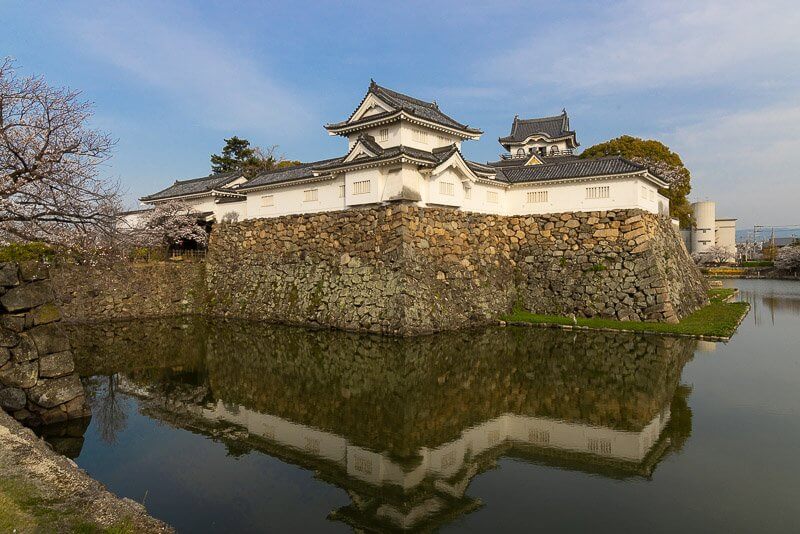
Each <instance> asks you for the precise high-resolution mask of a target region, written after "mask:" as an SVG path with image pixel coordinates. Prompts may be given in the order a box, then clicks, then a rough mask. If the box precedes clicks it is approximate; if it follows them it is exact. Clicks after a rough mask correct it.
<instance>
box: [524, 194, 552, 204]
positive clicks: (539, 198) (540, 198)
mask: <svg viewBox="0 0 800 534" xmlns="http://www.w3.org/2000/svg"><path fill="white" fill-rule="evenodd" d="M542 202H547V191H528V204H540V203H542Z"/></svg>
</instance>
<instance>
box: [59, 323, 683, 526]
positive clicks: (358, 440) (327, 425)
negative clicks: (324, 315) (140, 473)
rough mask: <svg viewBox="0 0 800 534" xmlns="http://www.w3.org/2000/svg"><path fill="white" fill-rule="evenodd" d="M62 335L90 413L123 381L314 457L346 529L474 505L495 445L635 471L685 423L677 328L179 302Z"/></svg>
mask: <svg viewBox="0 0 800 534" xmlns="http://www.w3.org/2000/svg"><path fill="white" fill-rule="evenodd" d="M72 336H73V344H74V346H75V353H76V359H77V364H78V368H79V370H80V372H81V374H82V376H85V377H93V378H87V379H86V381H87V383H88V384H89V385H90V387H89V390H90V392H92V394H91V395H90V399H91V402H92V404H93V407H94V408H95V414H98V413H99V412H101V411H102V410H106V411H108V413H109V414H112V415H113V410H110V409H109V408H108V406H109V405H110V406H112V407H113V401H114V397H113V395H115V394H116V393H115V391H116V390H121V391H122V392H124V393H127V394H131V395H135V396H137V397H138V398H139V399H140V407H141V410H142V411H143V412H145V413H146V414H147V415H149V416H151V417H155V418H158V419H160V420H162V421H165V422H168V423H169V424H172V425H175V426H177V427H181V428H188V429H191V430H192V431H195V432H201V433H204V434H206V435H208V436H210V437H211V438H213V439H220V440H222V441H223V442H224V443H225V444H226V446H228V448H229V451H230V452H231V454H241V453H244V452H248V451H250V450H252V449H257V450H260V451H263V452H265V453H267V454H270V455H273V456H277V457H279V458H281V459H283V460H285V461H288V462H291V463H295V464H297V465H300V466H303V467H306V468H309V469H314V470H315V471H316V472H317V473H319V476H320V477H321V478H323V479H325V480H328V481H330V482H331V483H335V484H337V485H340V486H341V487H344V488H345V489H347V490H348V492H350V494H351V496H353V504H352V505H351V506H348V507H345V508H343V509H341V510H338V511H337V512H335V513H334V516H335V517H336V519H340V520H343V521H346V522H348V523H350V524H352V525H354V526H358V527H359V528H373V527H375V528H377V527H376V525H378V526H379V525H383V526H384V527H387V526H391V527H392V528H419V527H420V525H422V524H425V525H428V526H430V525H431V524H435V523H437V522H441V521H446V519H445V518H448V517H449V518H451V519H452V518H453V517H454V516H457V515H459V514H461V513H466V512H467V511H469V510H472V509H474V508H475V507H476V506H477V505H478V504H477V502H476V501H474V500H473V499H470V498H468V497H467V496H466V495H465V490H466V487H467V485H468V484H469V481H470V480H471V479H472V478H473V477H474V476H475V475H476V474H477V473H480V472H482V471H483V470H485V469H486V468H488V467H489V466H490V465H492V464H493V462H494V461H495V460H496V459H497V458H499V457H501V456H506V455H512V456H517V457H521V458H523V459H526V460H531V461H536V462H540V463H541V462H543V463H545V464H548V465H557V466H560V467H564V468H568V469H578V470H586V471H590V472H593V473H598V474H602V475H604V476H611V477H627V476H645V477H649V476H650V475H651V474H652V471H653V469H654V468H655V466H656V465H657V463H658V462H659V461H660V460H661V459H662V458H663V457H664V455H666V454H668V453H669V451H671V450H676V449H678V448H680V447H681V446H682V444H683V442H685V440H686V439H687V438H688V436H689V434H690V432H691V411H690V410H689V407H688V403H687V398H688V395H689V394H690V389H689V388H687V387H686V386H681V385H679V380H680V375H681V371H682V369H683V366H684V364H685V363H686V362H687V361H688V360H689V359H690V358H691V357H692V355H693V353H694V350H695V348H696V342H695V341H693V340H690V339H686V338H669V337H660V336H635V335H625V334H619V333H597V332H594V333H585V332H580V333H573V332H564V331H560V330H540V329H527V328H522V329H515V328H506V329H499V328H494V329H486V330H482V331H471V332H459V333H448V334H446V335H436V336H428V337H422V338H408V339H387V338H383V337H378V336H368V335H362V334H353V333H346V332H336V331H327V330H320V331H309V330H305V329H300V328H292V327H281V326H270V325H263V324H253V323H244V322H225V323H214V324H208V323H205V322H203V321H201V320H187V319H179V320H168V321H165V320H158V321H140V322H137V323H109V324H104V325H92V326H90V327H74V329H73V332H72ZM115 377H116V378H115ZM96 417H97V415H96ZM109 420H110V422H109V425H108V426H109V428H108V429H107V431H108V434H109V439H113V431H114V428H115V427H114V425H115V424H118V423H119V420H118V419H116V420H114V419H113V418H109ZM98 421H99V419H98ZM102 432H103V430H102V429H101V433H102ZM104 439H106V438H105V437H104ZM391 488H394V489H391Z"/></svg>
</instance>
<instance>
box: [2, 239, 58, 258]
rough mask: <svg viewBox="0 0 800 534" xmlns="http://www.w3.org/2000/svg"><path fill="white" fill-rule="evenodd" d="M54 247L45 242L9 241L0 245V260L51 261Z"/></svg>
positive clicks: (53, 255)
mask: <svg viewBox="0 0 800 534" xmlns="http://www.w3.org/2000/svg"><path fill="white" fill-rule="evenodd" d="M55 255H56V253H55V249H53V247H51V246H50V245H47V244H46V243H40V242H36V241H34V242H31V243H10V244H8V245H5V246H2V247H0V261H30V260H37V261H39V260H43V261H48V262H49V261H52V260H53V258H54V257H55Z"/></svg>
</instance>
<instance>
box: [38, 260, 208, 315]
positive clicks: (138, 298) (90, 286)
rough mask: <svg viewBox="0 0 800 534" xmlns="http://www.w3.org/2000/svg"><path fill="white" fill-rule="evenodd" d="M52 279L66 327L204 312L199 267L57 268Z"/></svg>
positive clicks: (187, 264)
mask: <svg viewBox="0 0 800 534" xmlns="http://www.w3.org/2000/svg"><path fill="white" fill-rule="evenodd" d="M51 276H52V280H53V287H54V289H55V291H56V295H57V297H58V302H59V305H60V307H61V311H62V313H63V314H64V319H65V320H66V321H68V322H84V321H97V320H109V319H133V318H142V317H166V316H174V315H189V314H202V313H204V312H205V304H206V295H205V280H204V276H205V268H204V264H203V263H190V262H185V263H184V262H174V263H172V262H159V263H118V264H115V265H113V266H86V265H60V266H58V267H54V268H53V269H52V270H51Z"/></svg>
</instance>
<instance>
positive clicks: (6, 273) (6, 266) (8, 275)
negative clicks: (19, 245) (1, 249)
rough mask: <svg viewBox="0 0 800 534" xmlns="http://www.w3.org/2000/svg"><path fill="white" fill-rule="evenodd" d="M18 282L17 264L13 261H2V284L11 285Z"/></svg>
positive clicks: (0, 264)
mask: <svg viewBox="0 0 800 534" xmlns="http://www.w3.org/2000/svg"><path fill="white" fill-rule="evenodd" d="M18 283H19V276H18V275H17V264H16V263H11V262H3V263H0V286H2V287H11V286H15V285H17V284H18Z"/></svg>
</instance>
